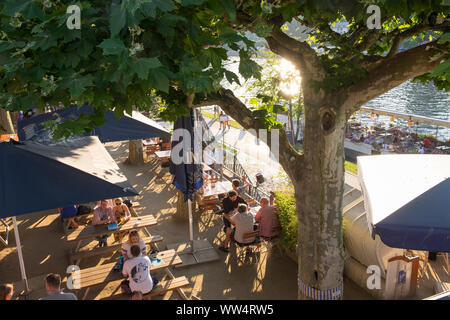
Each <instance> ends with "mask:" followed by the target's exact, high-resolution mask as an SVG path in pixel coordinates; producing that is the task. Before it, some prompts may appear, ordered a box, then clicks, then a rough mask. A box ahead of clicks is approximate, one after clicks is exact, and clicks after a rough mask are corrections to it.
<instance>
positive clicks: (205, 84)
mask: <svg viewBox="0 0 450 320" xmlns="http://www.w3.org/2000/svg"><path fill="white" fill-rule="evenodd" d="M370 4H377V5H378V6H379V7H380V9H381V16H380V19H381V29H369V28H368V25H367V21H368V18H370V16H371V13H368V12H367V8H368V6H369V5H370ZM69 5H77V6H79V8H80V9H81V28H80V29H73V30H70V29H68V27H67V26H66V22H67V20H68V19H69V17H70V16H71V14H72V13H71V12H69V13H66V10H67V7H68V6H69ZM449 8H450V2H449V1H448V0H424V1H417V0H380V1H368V0H347V1H341V0H320V1H319V0H314V1H312V0H296V1H294V0H291V1H280V0H272V1H257V0H248V1H239V0H234V1H233V0H141V1H135V0H122V1H120V0H113V1H111V2H105V1H100V0H92V1H78V2H77V1H65V0H59V1H50V0H6V1H2V4H0V20H1V27H0V86H1V89H0V105H1V106H2V107H4V108H6V109H8V110H26V109H28V108H30V107H31V106H33V105H36V106H38V107H41V108H43V106H44V105H45V104H46V103H50V104H53V105H57V103H58V102H59V101H61V102H62V103H63V104H64V105H69V104H71V103H74V102H79V103H83V102H85V101H87V102H89V103H90V104H92V105H94V106H95V113H94V114H93V115H91V116H89V117H83V118H81V119H79V120H78V121H76V122H73V121H67V122H66V123H64V124H63V125H62V126H60V127H59V131H58V135H60V136H61V135H68V134H69V133H70V132H74V131H75V132H76V131H80V130H81V131H82V130H90V129H91V128H92V126H93V125H97V126H98V125H101V124H102V123H103V121H104V119H103V114H104V112H105V110H107V109H112V108H114V110H115V113H116V115H117V116H118V117H120V116H121V115H122V114H123V112H124V111H126V112H131V109H132V108H133V106H134V107H136V109H138V110H146V109H148V107H149V105H151V104H152V103H153V99H152V98H151V95H152V93H153V94H156V95H157V96H159V97H161V98H162V99H163V100H164V102H165V105H166V108H165V109H164V110H162V116H163V117H165V118H166V119H170V120H174V119H175V118H176V117H177V116H179V115H181V114H186V113H187V110H188V102H187V99H186V95H188V94H195V100H194V101H193V104H201V103H202V101H203V102H204V101H205V100H207V101H214V100H215V99H217V98H220V97H219V96H218V95H217V93H218V92H221V90H222V87H221V81H222V79H227V81H229V82H230V83H231V82H237V83H239V78H238V75H236V74H234V73H233V72H231V71H229V70H227V69H226V67H225V65H224V63H225V62H226V61H227V60H228V58H229V53H230V51H234V52H236V53H237V54H238V55H239V58H240V62H239V73H240V75H242V77H243V78H244V79H249V78H251V77H256V78H259V77H260V72H261V67H260V66H259V65H258V64H257V63H256V62H254V61H253V60H252V57H253V56H254V53H255V50H256V48H255V42H254V41H252V40H250V39H249V38H248V37H247V36H246V33H245V32H246V31H252V32H254V33H255V34H256V35H258V36H260V37H263V38H265V39H266V40H267V42H268V44H269V47H270V49H271V50H272V51H273V52H275V53H277V54H279V55H282V56H283V57H285V58H287V59H289V60H291V61H293V63H295V64H296V65H297V66H298V68H299V69H300V70H301V72H302V77H303V79H305V80H306V81H305V83H306V84H303V85H307V86H308V87H311V88H314V89H315V90H316V91H322V92H325V93H330V92H331V93H333V92H338V91H339V90H340V89H342V88H347V87H350V86H352V85H355V84H358V83H361V80H362V79H368V78H369V77H368V75H369V73H370V71H372V69H374V68H376V67H377V66H378V65H379V64H380V63H382V62H383V61H387V60H388V59H390V58H392V57H394V56H396V54H397V51H398V48H399V46H400V44H401V43H402V41H403V40H405V39H409V38H411V37H423V35H424V34H425V32H429V31H433V32H435V33H433V36H430V39H424V40H427V41H429V42H430V44H431V45H432V46H431V48H432V51H433V54H432V57H433V59H435V60H439V62H441V61H442V63H441V64H439V66H438V67H437V68H435V69H434V71H432V72H424V73H425V75H422V74H420V77H419V79H420V80H423V81H426V80H433V81H434V82H435V84H436V85H437V86H438V88H445V89H449V88H450V85H449V78H450V62H449V60H448V56H449V50H448V48H449V43H450V42H449V40H450V36H449V33H448V32H449V17H448V12H449ZM294 19H295V20H297V21H298V22H299V23H300V24H301V25H302V26H304V27H305V28H306V31H305V33H306V34H307V35H308V38H307V39H306V40H305V41H298V40H296V39H295V38H293V37H289V36H288V35H287V33H286V29H287V27H286V25H285V23H286V22H289V21H293V20H294ZM342 22H344V24H346V28H345V29H346V30H344V31H343V32H338V31H336V29H335V28H334V27H333V26H335V25H336V24H338V23H342ZM427 50H428V49H427ZM313 65H314V66H315V67H314V68H312V67H311V66H313ZM414 76H415V74H414ZM418 76H419V75H418ZM368 81H369V82H370V81H372V80H371V79H368ZM255 116H257V115H255ZM265 122H266V121H265ZM270 123H273V122H269V123H265V124H264V125H269V126H270Z"/></svg>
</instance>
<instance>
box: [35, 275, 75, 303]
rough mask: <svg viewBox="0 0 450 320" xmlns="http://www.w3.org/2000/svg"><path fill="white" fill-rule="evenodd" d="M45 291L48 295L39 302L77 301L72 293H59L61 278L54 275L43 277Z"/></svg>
mask: <svg viewBox="0 0 450 320" xmlns="http://www.w3.org/2000/svg"><path fill="white" fill-rule="evenodd" d="M45 290H46V291H47V294H48V295H47V296H46V297H44V298H41V299H40V300H78V299H77V297H76V296H75V295H74V294H73V293H70V292H69V293H64V292H62V291H61V277H60V275H59V274H56V273H50V274H48V275H47V277H45Z"/></svg>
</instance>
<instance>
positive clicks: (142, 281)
mask: <svg viewBox="0 0 450 320" xmlns="http://www.w3.org/2000/svg"><path fill="white" fill-rule="evenodd" d="M130 251H131V254H132V255H133V258H132V259H129V260H127V261H125V263H124V265H123V269H122V275H123V276H124V277H125V278H128V280H125V281H123V282H122V285H128V286H129V288H130V291H131V292H133V291H140V292H142V294H143V295H146V294H148V293H150V291H152V289H153V279H152V277H151V275H150V267H151V265H152V263H151V262H150V258H149V257H148V256H139V255H140V254H141V249H140V248H139V246H138V245H133V246H131V248H130Z"/></svg>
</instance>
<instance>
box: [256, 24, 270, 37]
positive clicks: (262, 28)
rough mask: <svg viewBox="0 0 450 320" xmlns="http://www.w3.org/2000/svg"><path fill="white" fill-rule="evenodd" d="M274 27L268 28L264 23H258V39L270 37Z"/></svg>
mask: <svg viewBox="0 0 450 320" xmlns="http://www.w3.org/2000/svg"><path fill="white" fill-rule="evenodd" d="M272 29H273V26H268V25H266V24H264V23H258V24H257V25H256V27H255V33H256V35H257V36H258V37H261V38H264V37H269V36H270V33H271V32H272Z"/></svg>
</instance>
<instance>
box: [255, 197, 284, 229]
mask: <svg viewBox="0 0 450 320" xmlns="http://www.w3.org/2000/svg"><path fill="white" fill-rule="evenodd" d="M259 205H260V206H261V208H260V209H259V210H258V212H257V213H256V216H255V222H257V223H258V230H259V235H260V236H261V237H267V238H272V237H275V236H277V235H278V234H279V231H278V230H276V231H274V230H273V229H274V228H278V227H280V221H279V220H278V215H277V214H276V213H275V208H274V206H272V205H269V199H267V198H264V197H263V198H261V200H260V201H259Z"/></svg>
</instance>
